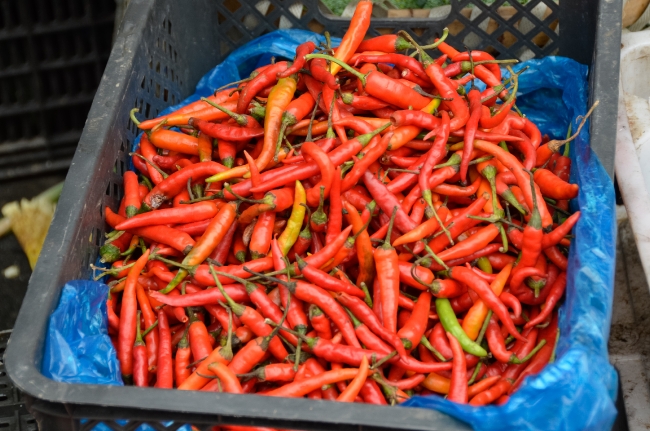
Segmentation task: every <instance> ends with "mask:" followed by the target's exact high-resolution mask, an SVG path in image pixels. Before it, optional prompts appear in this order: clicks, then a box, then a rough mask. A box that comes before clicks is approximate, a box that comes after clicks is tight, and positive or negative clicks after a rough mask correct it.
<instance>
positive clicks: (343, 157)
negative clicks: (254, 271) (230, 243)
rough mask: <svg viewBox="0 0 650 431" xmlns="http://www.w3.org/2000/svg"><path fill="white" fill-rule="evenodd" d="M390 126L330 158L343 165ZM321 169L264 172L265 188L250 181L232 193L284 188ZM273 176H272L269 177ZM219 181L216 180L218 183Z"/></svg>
mask: <svg viewBox="0 0 650 431" xmlns="http://www.w3.org/2000/svg"><path fill="white" fill-rule="evenodd" d="M387 127H388V125H384V126H382V127H380V128H379V129H376V130H374V131H372V132H371V133H368V134H364V135H360V136H357V137H356V138H354V139H350V140H349V141H347V142H346V143H345V144H343V145H340V146H339V147H337V148H335V149H334V150H332V151H331V152H330V153H329V154H328V156H329V158H330V160H331V161H332V163H333V164H334V165H335V166H338V165H341V164H343V163H344V162H346V161H348V160H349V159H351V158H352V157H353V156H354V155H355V154H357V153H358V152H359V151H361V149H362V148H363V147H365V146H366V145H368V143H369V142H370V140H371V139H372V138H373V137H374V136H375V135H377V134H379V133H380V132H382V131H383V130H384V129H386V128H387ZM318 172H319V168H318V165H317V164H316V163H315V162H310V163H305V164H296V165H293V166H292V165H289V166H285V167H283V168H279V169H274V170H273V171H270V172H264V173H262V175H261V176H260V180H261V181H262V182H263V183H264V186H263V187H260V188H252V187H251V185H250V181H248V180H247V181H243V182H241V183H238V184H235V185H233V186H232V191H233V192H235V193H237V194H239V195H247V194H249V193H250V192H262V191H267V190H272V189H274V188H276V187H278V186H282V185H285V184H288V183H293V181H295V180H304V179H307V178H310V177H312V176H314V175H316V174H318ZM269 174H271V175H269ZM213 179H214V177H211V178H208V179H207V180H206V181H207V182H213ZM218 180H219V179H218V178H217V179H214V181H218ZM224 195H225V197H226V198H227V199H234V195H231V194H230V193H228V194H226V193H224Z"/></svg>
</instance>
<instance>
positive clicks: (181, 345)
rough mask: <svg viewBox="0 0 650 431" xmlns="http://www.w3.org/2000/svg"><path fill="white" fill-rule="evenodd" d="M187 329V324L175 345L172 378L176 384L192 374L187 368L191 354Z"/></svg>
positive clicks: (178, 384) (181, 382)
mask: <svg viewBox="0 0 650 431" xmlns="http://www.w3.org/2000/svg"><path fill="white" fill-rule="evenodd" d="M188 329H189V326H188V327H187V328H185V330H184V331H183V338H181V341H179V342H178V345H177V346H176V356H175V357H174V380H175V381H176V386H180V385H181V384H183V382H184V381H185V380H187V378H188V377H189V376H190V374H192V371H191V370H190V369H189V368H188V367H189V365H190V356H191V355H192V350H191V349H190V343H189V341H188V339H187V331H188ZM152 332H153V331H152ZM210 352H212V349H210V351H209V352H208V353H210ZM201 358H203V357H201Z"/></svg>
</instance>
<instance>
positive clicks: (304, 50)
mask: <svg viewBox="0 0 650 431" xmlns="http://www.w3.org/2000/svg"><path fill="white" fill-rule="evenodd" d="M315 49H316V44H315V43H314V42H312V41H310V40H308V41H307V42H305V43H301V44H300V45H298V48H296V57H295V58H294V60H293V64H292V65H291V66H289V67H288V68H287V69H286V70H284V71H282V72H279V73H278V75H277V76H278V78H286V77H288V76H291V75H293V74H294V73H298V72H299V71H300V69H302V68H303V67H304V66H305V62H306V60H305V55H307V54H311V53H312V52H314V50H315Z"/></svg>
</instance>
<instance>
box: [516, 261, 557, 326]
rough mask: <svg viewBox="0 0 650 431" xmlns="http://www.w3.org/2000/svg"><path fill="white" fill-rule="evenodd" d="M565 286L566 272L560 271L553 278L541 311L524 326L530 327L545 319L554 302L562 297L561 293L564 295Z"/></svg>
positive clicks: (549, 313) (550, 311)
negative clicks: (554, 278)
mask: <svg viewBox="0 0 650 431" xmlns="http://www.w3.org/2000/svg"><path fill="white" fill-rule="evenodd" d="M565 288H566V272H562V273H561V274H560V275H559V276H558V277H557V279H556V280H555V283H553V286H552V287H551V291H550V292H549V294H548V297H547V298H546V302H545V303H544V308H543V309H542V312H541V313H539V315H538V316H537V317H536V318H534V319H531V320H530V321H529V322H527V323H526V325H524V328H532V327H533V326H536V325H539V324H540V323H542V322H543V321H545V320H546V319H547V318H548V316H550V315H551V313H552V312H553V308H554V307H555V304H557V302H558V301H559V300H560V299H561V298H562V295H564V290H565Z"/></svg>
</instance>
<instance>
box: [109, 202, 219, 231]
mask: <svg viewBox="0 0 650 431" xmlns="http://www.w3.org/2000/svg"><path fill="white" fill-rule="evenodd" d="M216 214H217V206H216V205H215V204H214V202H197V203H196V204H193V205H191V206H190V205H187V206H181V207H178V208H165V209H160V210H157V211H152V212H146V213H142V214H137V215H135V216H133V217H132V218H130V219H128V220H125V221H123V222H121V223H119V224H118V225H117V226H115V229H117V230H131V229H134V228H139V227H145V226H151V225H166V224H176V223H192V222H195V221H201V220H206V219H210V218H212V217H214V216H215V215H216Z"/></svg>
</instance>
